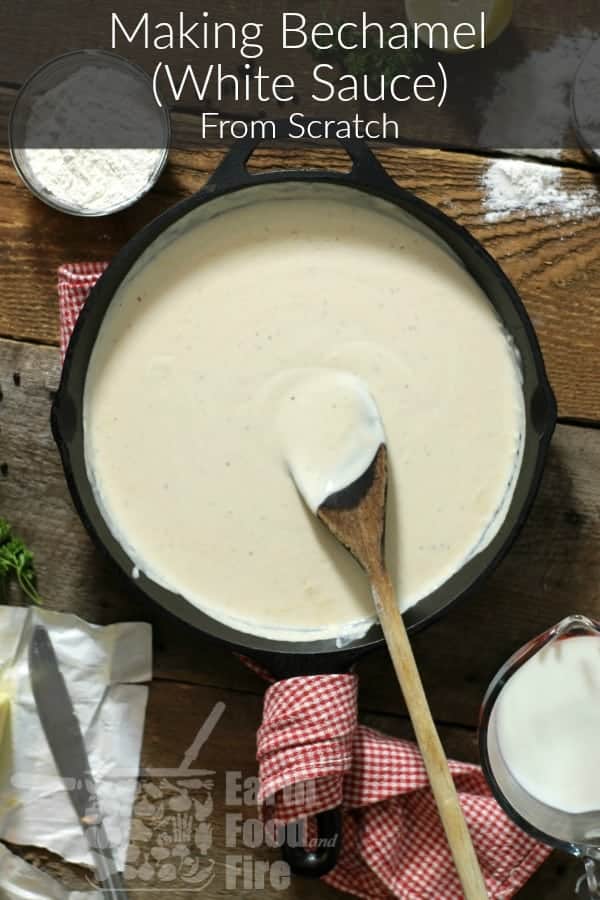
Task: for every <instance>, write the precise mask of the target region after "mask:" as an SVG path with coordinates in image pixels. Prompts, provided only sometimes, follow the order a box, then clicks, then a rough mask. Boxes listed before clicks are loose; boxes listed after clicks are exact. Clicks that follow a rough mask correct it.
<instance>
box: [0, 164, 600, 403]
mask: <svg viewBox="0 0 600 900" xmlns="http://www.w3.org/2000/svg"><path fill="white" fill-rule="evenodd" d="M222 156H223V153H222V151H219V150H211V151H208V150H204V151H202V152H200V151H199V152H198V153H189V152H179V153H174V154H173V159H172V162H171V163H170V165H169V166H168V168H167V171H166V172H165V174H164V175H163V177H162V179H161V181H160V183H159V185H158V186H157V188H156V189H155V190H154V191H153V192H152V193H151V194H150V195H149V196H148V197H146V198H145V199H144V200H142V201H141V202H140V203H138V204H136V205H135V206H134V207H133V208H132V209H130V210H127V211H125V212H123V213H120V214H118V215H116V216H112V217H109V218H105V219H77V218H72V217H70V218H69V217H66V216H63V215H62V214H61V213H59V212H56V211H55V210H51V209H49V208H47V207H45V206H44V205H43V204H41V203H40V202H39V201H38V200H36V199H35V198H34V197H32V196H31V195H30V194H29V191H28V190H27V189H26V188H25V187H24V186H23V185H22V183H21V182H20V180H19V177H18V175H17V174H16V172H15V171H14V169H13V167H12V165H11V162H10V159H9V158H8V156H7V155H6V154H0V190H1V191H2V198H3V211H4V212H3V216H2V220H1V221H0V241H1V242H2V246H3V248H4V249H5V252H4V253H2V254H1V255H0V292H1V296H2V303H1V304H0V335H3V336H5V337H16V338H19V339H24V340H30V341H36V342H38V341H41V342H44V343H52V344H55V343H57V342H58V312H57V305H56V269H57V267H58V266H59V265H60V264H61V263H63V262H67V261H75V260H98V259H110V258H111V257H112V256H113V255H114V254H115V253H116V251H117V250H118V249H119V248H120V247H122V246H123V244H124V243H125V242H126V241H127V240H128V239H129V238H130V237H131V236H132V235H133V234H135V232H136V231H138V230H139V228H140V227H141V226H142V225H143V224H145V223H146V222H148V221H150V220H151V219H152V218H154V217H155V216H156V215H158V213H160V212H161V211H162V210H164V209H166V208H167V207H168V206H170V205H172V204H173V203H174V202H176V201H177V200H181V199H183V198H184V197H186V196H189V195H190V194H191V193H193V192H194V191H196V190H198V189H199V188H200V187H201V186H202V185H203V184H204V182H205V181H206V179H207V177H208V175H209V174H212V173H213V172H214V170H215V167H216V166H217V165H218V163H219V160H220V159H221V158H222ZM378 156H379V158H380V160H381V162H382V163H383V164H384V165H385V167H386V168H387V170H388V171H389V172H390V174H392V175H393V177H394V178H395V180H396V181H397V182H398V184H400V185H401V186H402V187H404V188H407V189H409V190H411V191H414V192H415V193H416V194H418V195H419V196H420V197H422V198H423V199H425V200H427V201H428V202H430V203H432V204H433V205H435V206H438V207H439V208H440V209H442V210H443V211H444V212H445V213H447V214H448V215H450V216H452V217H453V218H454V219H456V220H457V221H458V222H460V223H461V224H462V225H465V226H466V227H467V228H469V229H470V230H471V231H472V232H473V234H474V235H475V236H476V237H477V238H479V239H480V240H481V241H482V243H483V244H484V246H485V247H486V249H487V250H488V251H489V252H490V253H491V254H492V256H494V257H495V259H496V260H497V261H498V262H499V263H500V265H501V266H502V267H503V269H504V270H505V271H506V273H507V275H508V276H509V277H510V278H511V279H512V281H513V282H514V284H515V286H516V287H517V289H518V291H519V292H520V294H521V297H522V299H523V301H524V303H525V306H526V308H527V311H528V313H529V315H530V316H531V319H532V321H533V323H534V325H535V327H536V330H537V333H538V337H539V340H540V343H541V346H542V350H543V353H544V358H545V361H546V366H547V368H548V372H549V375H550V380H551V382H552V385H553V387H554V390H555V393H556V396H557V400H558V406H559V414H560V415H561V416H566V417H569V418H575V419H580V420H582V421H589V420H597V421H600V357H599V355H598V353H597V352H594V348H596V347H598V346H599V344H600V304H599V303H598V296H597V291H594V288H593V286H594V285H595V284H600V241H599V240H598V238H599V237H600V230H599V228H598V222H597V216H590V217H587V218H583V219H575V218H564V217H563V218H561V217H560V216H559V215H551V216H546V215H544V216H525V215H523V214H521V213H516V214H514V215H512V216H510V217H509V218H507V219H506V220H503V221H501V222H495V223H489V222H486V221H485V216H484V210H483V209H482V202H481V198H482V190H481V184H480V182H481V177H482V175H483V173H484V171H485V169H486V166H487V160H486V159H485V158H483V157H478V156H473V155H470V154H463V153H441V152H440V151H426V150H420V151H415V150H412V151H408V150H402V151H399V150H395V149H393V148H387V149H382V150H380V151H378ZM348 165H349V161H348V158H347V156H346V154H345V153H344V152H343V151H341V150H333V149H332V150H323V149H315V148H314V147H313V148H305V149H302V150H299V149H297V148H294V149H291V150H289V151H288V152H287V153H285V154H283V153H282V152H281V150H280V149H279V148H274V147H270V148H267V149H262V150H260V151H259V152H257V153H256V154H255V156H254V157H253V162H252V168H253V170H255V171H256V170H260V171H264V170H268V169H272V168H290V169H294V168H299V167H301V166H304V167H307V168H321V169H323V168H331V169H336V170H339V169H343V168H346V169H347V168H348ZM563 179H564V184H565V187H567V188H568V189H570V190H586V189H589V188H593V187H595V186H596V176H595V175H594V173H593V172H591V171H588V170H585V169H579V168H569V169H568V170H565V173H564V175H563Z"/></svg>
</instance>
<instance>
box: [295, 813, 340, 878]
mask: <svg viewBox="0 0 600 900" xmlns="http://www.w3.org/2000/svg"><path fill="white" fill-rule="evenodd" d="M315 818H316V823H317V838H316V847H315V848H314V849H313V848H311V849H308V850H306V849H305V848H304V847H292V846H291V845H290V844H288V842H287V841H285V842H284V844H283V846H282V848H281V855H282V856H283V858H284V860H285V861H286V863H287V864H288V865H289V867H290V869H291V871H292V873H293V874H294V875H300V876H302V877H303V878H321V877H322V876H323V875H327V873H328V872H331V870H332V869H333V868H335V866H336V864H337V861H338V859H339V855H340V850H341V849H342V810H341V807H339V806H338V807H337V809H327V810H325V812H321V813H317V815H316V817H315Z"/></svg>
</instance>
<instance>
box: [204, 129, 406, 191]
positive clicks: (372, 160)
mask: <svg viewBox="0 0 600 900" xmlns="http://www.w3.org/2000/svg"><path fill="white" fill-rule="evenodd" d="M276 129H277V139H278V140H282V141H285V140H286V139H288V140H290V138H289V125H288V122H287V120H285V119H283V120H280V121H278V122H277V123H276ZM337 140H338V143H339V144H340V145H341V146H342V147H343V148H344V150H345V151H346V152H347V154H348V156H349V157H350V159H351V160H352V169H351V170H350V172H347V173H340V172H335V173H334V174H335V176H336V181H346V182H348V184H350V185H363V186H365V187H371V188H381V189H385V190H389V189H390V187H396V183H395V181H394V180H393V178H392V177H391V175H389V174H388V173H387V172H386V170H385V169H384V168H383V166H382V165H381V163H380V162H379V160H378V159H377V157H376V156H375V154H374V153H373V152H372V151H371V149H370V148H369V145H368V144H367V142H366V141H363V140H360V139H359V138H338V139H337ZM262 143H263V140H262V138H261V137H247V138H240V139H238V140H236V141H235V142H234V144H233V146H232V148H231V150H230V151H229V152H228V153H227V154H226V156H225V158H224V159H223V160H222V161H221V163H220V164H219V165H218V166H217V168H216V169H215V171H214V173H213V174H212V176H211V177H210V179H209V180H208V182H207V184H206V189H208V190H224V189H225V190H227V189H228V188H229V189H231V188H236V187H241V186H243V185H246V184H252V183H253V182H255V181H257V180H259V179H260V176H254V175H251V174H250V173H249V172H248V169H247V168H246V165H247V163H248V160H249V159H250V157H251V156H252V154H253V153H254V151H255V150H256V149H257V147H259V146H260V144H262ZM301 171H302V172H308V171H310V172H311V173H312V174H313V175H314V176H316V177H317V178H318V177H326V175H327V172H325V171H324V170H322V169H314V170H307V169H302V170H301ZM329 174H331V173H329Z"/></svg>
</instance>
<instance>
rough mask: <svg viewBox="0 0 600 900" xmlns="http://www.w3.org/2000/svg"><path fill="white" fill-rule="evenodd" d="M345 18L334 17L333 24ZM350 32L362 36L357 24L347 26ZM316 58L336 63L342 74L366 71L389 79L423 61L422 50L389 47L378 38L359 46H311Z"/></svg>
mask: <svg viewBox="0 0 600 900" xmlns="http://www.w3.org/2000/svg"><path fill="white" fill-rule="evenodd" d="M342 21H343V20H342V19H341V18H337V17H336V18H334V19H333V20H332V21H331V23H330V24H331V25H332V26H333V27H334V29H337V28H338V27H339V25H340V24H341V22H342ZM348 34H349V35H350V36H351V37H354V38H355V39H358V37H359V31H358V29H357V28H355V29H351V28H349V29H348ZM310 52H311V55H312V57H313V59H315V60H317V61H319V62H321V61H322V62H330V63H332V64H333V65H337V66H338V68H339V70H340V72H341V73H342V74H343V75H356V76H358V77H360V76H362V75H366V76H367V78H368V79H369V81H372V80H373V79H375V78H376V77H377V76H379V75H383V76H385V78H386V79H392V78H393V77H394V76H395V75H399V74H411V73H413V72H415V71H416V70H417V69H418V68H419V67H420V66H421V65H422V63H423V55H422V53H421V51H420V50H417V49H414V48H407V49H406V50H390V49H389V48H387V47H386V48H383V49H382V48H381V47H380V46H379V44H378V43H377V41H376V40H375V39H373V38H371V37H368V38H367V42H366V46H365V47H364V48H360V49H357V50H344V49H343V48H342V47H339V46H334V47H332V48H331V49H330V50H318V49H316V48H312V49H311V51H310Z"/></svg>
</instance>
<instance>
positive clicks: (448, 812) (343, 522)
mask: <svg viewBox="0 0 600 900" xmlns="http://www.w3.org/2000/svg"><path fill="white" fill-rule="evenodd" d="M292 474H293V473H292ZM294 481H295V483H296V486H298V481H297V480H296V478H294ZM387 483H388V465H387V448H386V446H385V444H381V445H380V447H379V449H378V450H377V453H376V455H375V458H374V459H373V462H372V463H371V465H370V466H369V467H368V469H367V470H366V472H365V473H364V475H362V476H361V477H360V478H358V479H357V480H356V481H354V482H353V483H352V484H350V485H349V486H348V487H345V488H343V489H342V490H339V491H337V492H336V493H334V494H331V495H330V496H329V497H327V498H326V499H325V500H324V501H323V502H322V503H321V504H320V506H319V507H318V508H317V511H316V514H317V517H318V518H319V519H320V520H321V522H323V523H324V524H325V525H326V526H327V528H328V529H329V530H330V531H331V533H332V534H333V535H334V536H335V537H336V538H337V540H338V541H339V542H340V543H341V544H343V546H344V547H345V548H346V549H347V550H349V551H350V553H351V554H352V555H353V556H354V558H355V559H356V560H357V561H358V563H359V564H360V565H361V566H362V568H363V569H364V570H365V572H366V574H367V577H368V578H369V581H370V583H371V593H372V594H373V600H374V601H375V607H376V609H377V614H378V616H379V621H380V622H381V627H382V629H383V633H384V635H385V639H386V641H387V645H388V650H389V652H390V656H391V658H392V662H393V664H394V669H395V670H396V675H397V677H398V681H399V683H400V687H401V689H402V693H403V695H404V699H405V701H406V705H407V707H408V712H409V714H410V718H411V721H412V725H413V729H414V732H415V735H416V738H417V742H418V744H419V748H420V750H421V755H422V757H423V762H424V764H425V768H426V770H427V774H428V776H429V781H430V783H431V789H432V791H433V796H434V797H435V801H436V803H437V806H438V810H439V813H440V818H441V820H442V824H443V826H444V829H445V831H446V837H447V839H448V844H449V845H450V850H451V851H452V856H453V857H454V863H455V865H456V868H457V871H458V875H459V878H460V881H461V884H462V888H463V891H464V895H465V898H466V900H481V898H486V897H487V896H488V895H487V890H486V886H485V881H484V879H483V875H482V874H481V869H480V868H479V863H478V861H477V856H476V855H475V850H474V848H473V844H472V842H471V836H470V834H469V830H468V828H467V823H466V822H465V819H464V816H463V813H462V809H461V806H460V803H459V800H458V795H457V793H456V788H455V786H454V782H453V780H452V776H451V775H450V770H449V769H448V761H447V760H446V756H445V754H444V749H443V747H442V744H441V741H440V739H439V736H438V733H437V730H436V727H435V724H434V721H433V718H432V716H431V711H430V709H429V705H428V703H427V698H426V696H425V691H424V689H423V684H422V682H421V677H420V675H419V670H418V669H417V664H416V662H415V658H414V655H413V652H412V647H411V645H410V642H409V640H408V635H407V633H406V628H405V626H404V620H403V619H402V615H401V614H400V611H399V609H398V603H397V601H396V595H395V592H394V587H393V584H392V581H391V578H390V576H389V573H388V571H387V568H386V565H385V555H384V536H385V510H386V497H387ZM299 490H300V493H302V490H301V489H300V488H299Z"/></svg>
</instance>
